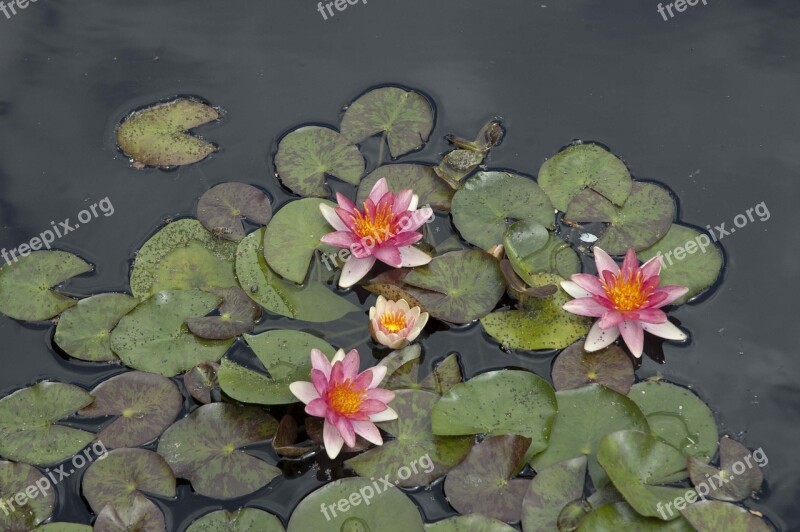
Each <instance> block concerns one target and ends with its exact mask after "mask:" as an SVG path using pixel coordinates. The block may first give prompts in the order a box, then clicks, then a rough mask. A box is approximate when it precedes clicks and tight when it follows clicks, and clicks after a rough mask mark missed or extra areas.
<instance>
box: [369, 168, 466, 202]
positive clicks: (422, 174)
mask: <svg viewBox="0 0 800 532" xmlns="http://www.w3.org/2000/svg"><path fill="white" fill-rule="evenodd" d="M382 177H385V178H386V184H387V185H389V191H390V192H393V193H395V194H397V193H398V192H400V191H401V190H404V189H411V190H413V191H414V194H416V195H417V196H419V206H424V205H427V206H429V207H430V208H432V209H436V210H440V211H449V210H450V205H451V202H452V200H453V194H455V190H453V189H452V188H450V187H449V186H448V185H447V183H445V182H444V181H443V180H442V179H440V178H439V176H438V175H436V172H435V171H434V168H433V167H432V166H426V165H423V164H386V165H383V166H381V167H379V168H377V169H375V170H374V171H373V172H371V173H370V174H369V175H368V176H367V177H365V178H364V179H362V180H361V184H360V185H359V186H358V198H357V203H358V204H359V205H361V204H362V203H364V202H365V201H366V200H367V196H369V193H370V191H371V190H372V187H373V186H375V183H377V182H378V180H379V179H380V178H382Z"/></svg>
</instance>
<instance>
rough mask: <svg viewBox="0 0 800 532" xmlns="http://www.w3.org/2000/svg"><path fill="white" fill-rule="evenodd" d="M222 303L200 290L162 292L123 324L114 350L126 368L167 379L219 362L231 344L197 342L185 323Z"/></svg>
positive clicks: (113, 335)
mask: <svg viewBox="0 0 800 532" xmlns="http://www.w3.org/2000/svg"><path fill="white" fill-rule="evenodd" d="M219 300H220V298H219V297H218V296H216V295H214V294H209V293H207V292H201V291H199V290H186V291H180V290H175V291H166V292H159V293H157V294H155V295H154V296H152V297H151V298H150V299H148V300H147V301H145V302H143V303H142V304H140V305H139V306H138V307H136V308H135V309H134V310H133V311H132V312H131V313H130V314H128V315H127V316H125V317H124V318H122V319H121V320H120V322H119V324H118V325H117V327H116V328H115V329H114V330H113V331H112V333H111V349H113V350H114V352H115V353H116V354H117V355H118V356H119V358H120V359H122V361H123V362H124V363H125V365H126V366H129V367H132V368H134V369H138V370H141V371H149V372H151V373H160V374H161V375H164V376H165V377H173V376H175V375H177V374H179V373H183V372H184V371H186V370H189V369H191V368H193V367H194V366H196V365H197V364H199V363H200V362H204V361H207V360H211V361H217V360H219V359H220V358H222V355H223V354H225V351H227V350H228V348H229V347H230V345H231V343H232V340H204V339H202V338H198V337H197V336H195V335H193V334H192V333H190V332H189V330H188V328H187V327H186V325H185V324H184V322H185V321H186V320H188V319H189V318H193V317H197V316H204V315H205V314H208V312H210V311H211V310H213V309H214V308H216V306H217V304H218V303H219Z"/></svg>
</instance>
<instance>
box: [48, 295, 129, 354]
mask: <svg viewBox="0 0 800 532" xmlns="http://www.w3.org/2000/svg"><path fill="white" fill-rule="evenodd" d="M138 304H139V300H137V299H136V298H134V297H131V296H129V295H127V294H98V295H96V296H92V297H89V298H87V299H82V300H80V301H79V302H78V304H77V305H76V306H74V307H72V308H70V309H67V310H65V311H64V312H63V313H62V314H61V317H60V319H59V320H58V326H57V327H56V334H55V338H54V341H55V343H56V344H57V345H58V347H60V348H61V349H63V350H64V352H65V353H67V354H68V355H69V356H71V357H73V358H78V359H81V360H88V361H91V362H111V361H116V360H119V358H118V357H117V355H115V354H114V352H113V351H111V330H112V329H113V328H114V327H115V326H116V325H117V323H118V322H119V320H120V319H122V317H123V316H125V315H126V314H127V313H128V312H130V311H131V310H133V309H134V307H136V305H138Z"/></svg>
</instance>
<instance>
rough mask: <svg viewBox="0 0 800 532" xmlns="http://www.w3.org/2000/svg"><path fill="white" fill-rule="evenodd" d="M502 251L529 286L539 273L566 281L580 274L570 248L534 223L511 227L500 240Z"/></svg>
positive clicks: (579, 266) (527, 222)
mask: <svg viewBox="0 0 800 532" xmlns="http://www.w3.org/2000/svg"><path fill="white" fill-rule="evenodd" d="M542 230H544V233H543V232H542ZM503 247H504V248H505V252H506V258H507V259H508V260H509V262H511V266H512V267H513V268H514V272H515V273H516V274H517V275H519V276H520V278H521V279H522V280H523V281H525V282H526V283H528V284H529V285H530V284H533V283H534V282H536V281H535V279H536V276H537V275H538V274H540V273H553V274H556V275H560V276H561V277H564V278H569V276H570V275H572V274H574V273H578V272H580V271H581V261H580V258H578V254H577V253H576V252H575V250H574V249H572V246H570V245H569V244H567V243H566V242H564V241H563V240H561V239H560V238H558V237H557V236H556V235H554V234H552V233H550V232H549V231H547V230H546V228H545V227H544V226H543V225H541V224H539V223H537V222H530V221H525V220H520V221H519V222H515V223H513V224H511V226H510V227H509V228H508V230H507V231H506V233H505V235H504V236H503Z"/></svg>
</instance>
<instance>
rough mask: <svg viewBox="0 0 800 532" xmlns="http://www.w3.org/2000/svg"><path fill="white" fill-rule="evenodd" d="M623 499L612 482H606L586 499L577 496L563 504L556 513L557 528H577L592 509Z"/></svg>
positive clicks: (565, 530)
mask: <svg viewBox="0 0 800 532" xmlns="http://www.w3.org/2000/svg"><path fill="white" fill-rule="evenodd" d="M551 467H552V466H551ZM624 501H625V498H624V497H623V496H622V494H621V493H620V492H619V491H617V488H615V487H614V485H613V484H606V485H605V486H603V487H602V488H600V489H598V490H597V491H595V492H594V493H592V494H591V495H590V496H589V497H587V498H586V499H584V498H582V497H579V498H577V499H575V500H573V501H572V502H570V503H568V504H567V505H566V506H564V507H563V508H562V509H561V512H560V513H559V515H558V521H557V526H558V530H559V531H560V532H573V531H574V530H578V527H579V526H580V524H581V522H582V521H583V519H584V518H585V517H586V515H587V514H589V513H590V512H592V511H593V510H595V509H597V508H600V507H602V506H606V505H611V504H615V503H618V502H624ZM631 511H633V510H631Z"/></svg>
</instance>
